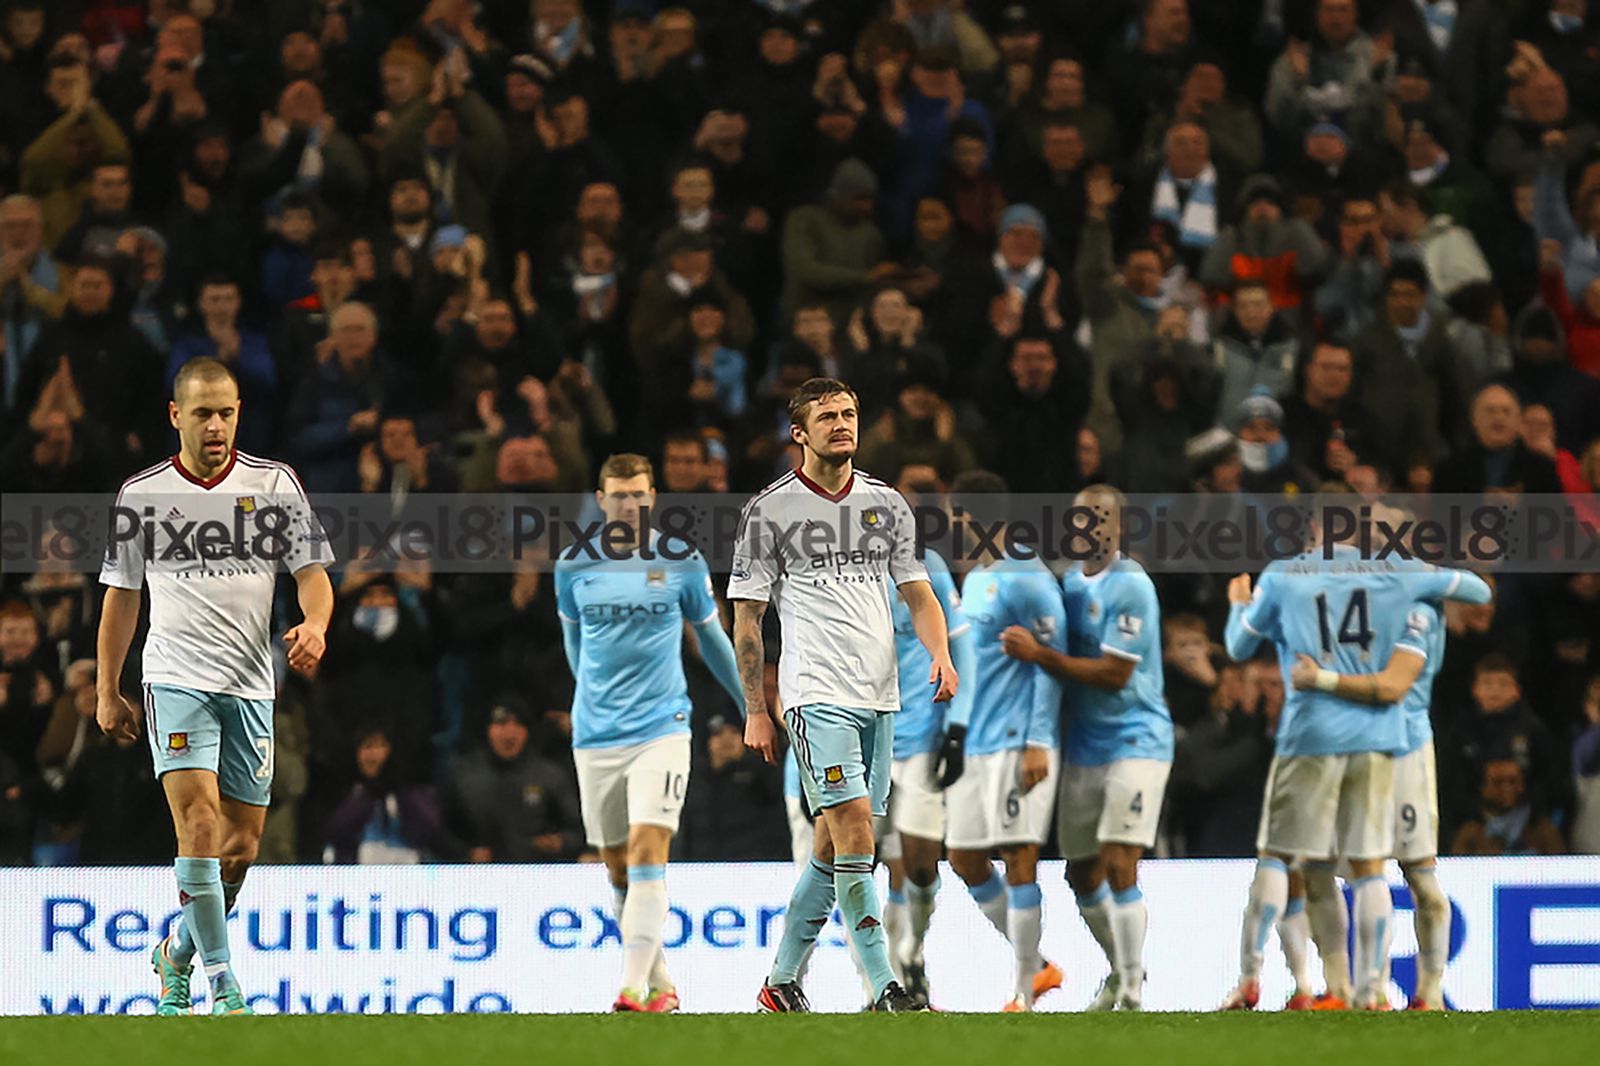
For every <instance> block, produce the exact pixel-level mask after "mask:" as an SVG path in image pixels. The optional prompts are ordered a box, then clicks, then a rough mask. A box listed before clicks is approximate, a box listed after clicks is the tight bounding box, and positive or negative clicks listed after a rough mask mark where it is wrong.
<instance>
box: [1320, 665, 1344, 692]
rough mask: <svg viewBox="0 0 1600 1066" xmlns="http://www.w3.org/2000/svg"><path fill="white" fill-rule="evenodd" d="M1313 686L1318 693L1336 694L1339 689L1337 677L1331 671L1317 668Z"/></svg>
mask: <svg viewBox="0 0 1600 1066" xmlns="http://www.w3.org/2000/svg"><path fill="white" fill-rule="evenodd" d="M1315 684H1316V687H1317V690H1318V691H1319V692H1337V691H1338V689H1339V675H1338V674H1336V673H1334V672H1333V671H1332V670H1324V669H1322V668H1321V667H1320V666H1319V667H1318V668H1317V680H1316V682H1315Z"/></svg>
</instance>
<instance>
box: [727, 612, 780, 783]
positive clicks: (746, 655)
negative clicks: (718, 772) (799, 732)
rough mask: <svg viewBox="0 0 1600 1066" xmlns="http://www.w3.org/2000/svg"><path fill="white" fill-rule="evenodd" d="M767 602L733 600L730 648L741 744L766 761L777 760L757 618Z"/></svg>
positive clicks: (759, 626) (759, 617)
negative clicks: (740, 697)
mask: <svg viewBox="0 0 1600 1066" xmlns="http://www.w3.org/2000/svg"><path fill="white" fill-rule="evenodd" d="M766 613H767V605H766V604H765V603H763V602H761V601H759V600H735V601H734V603H733V649H734V653H735V654H736V655H737V656H738V659H739V680H740V681H741V682H742V683H743V685H744V707H745V719H744V743H745V747H747V748H750V749H751V750H752V751H759V752H760V753H761V757H762V758H763V759H765V760H766V761H767V762H769V763H774V762H777V743H776V739H777V730H776V729H775V728H774V726H773V721H772V708H770V707H768V706H767V686H766V655H765V653H764V650H763V648H762V643H761V619H762V618H763V617H765V615H766Z"/></svg>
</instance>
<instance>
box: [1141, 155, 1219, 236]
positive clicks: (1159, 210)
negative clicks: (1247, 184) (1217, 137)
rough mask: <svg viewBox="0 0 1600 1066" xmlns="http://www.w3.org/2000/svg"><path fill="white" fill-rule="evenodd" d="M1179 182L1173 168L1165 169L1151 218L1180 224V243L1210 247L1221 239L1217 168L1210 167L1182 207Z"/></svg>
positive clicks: (1193, 183) (1158, 181)
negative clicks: (1179, 196)
mask: <svg viewBox="0 0 1600 1066" xmlns="http://www.w3.org/2000/svg"><path fill="white" fill-rule="evenodd" d="M1178 202H1179V201H1178V183H1177V181H1176V180H1175V179H1174V178H1173V176H1172V171H1171V170H1169V169H1167V168H1166V167H1162V168H1161V176H1160V177H1158V178H1157V179H1156V191H1155V196H1154V197H1153V198H1152V199H1151V201H1150V217H1151V218H1155V219H1159V220H1160V221H1162V222H1170V223H1172V224H1173V225H1174V226H1176V227H1178V243H1179V244H1181V245H1182V246H1183V247H1185V248H1209V247H1211V245H1212V244H1214V243H1215V242H1216V239H1217V168H1216V167H1215V166H1214V165H1212V164H1210V163H1207V164H1206V168H1205V169H1204V170H1202V171H1201V172H1200V173H1199V174H1198V175H1196V176H1195V179H1194V181H1193V182H1192V183H1191V184H1190V186H1189V202H1188V203H1186V204H1184V205H1183V207H1182V209H1181V210H1180V209H1179V207H1178Z"/></svg>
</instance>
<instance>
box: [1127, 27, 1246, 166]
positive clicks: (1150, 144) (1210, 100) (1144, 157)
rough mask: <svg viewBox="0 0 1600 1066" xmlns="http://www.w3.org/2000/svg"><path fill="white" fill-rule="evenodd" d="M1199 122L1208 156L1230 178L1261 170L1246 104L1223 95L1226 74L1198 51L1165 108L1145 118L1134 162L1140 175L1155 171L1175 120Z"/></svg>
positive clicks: (1239, 99)
mask: <svg viewBox="0 0 1600 1066" xmlns="http://www.w3.org/2000/svg"><path fill="white" fill-rule="evenodd" d="M1180 120H1182V121H1187V122H1198V123H1199V124H1200V126H1201V128H1203V129H1204V130H1205V131H1206V136H1207V137H1208V138H1209V139H1210V142H1211V154H1212V157H1213V158H1214V159H1216V161H1217V164H1218V165H1219V166H1220V167H1221V168H1222V169H1223V170H1224V171H1226V172H1227V173H1230V174H1250V173H1253V172H1255V171H1256V170H1257V169H1259V168H1260V166H1261V159H1262V154H1263V152H1264V148H1263V145H1262V139H1261V120H1260V119H1258V118H1257V117H1256V112H1255V108H1253V107H1252V106H1251V105H1250V103H1249V102H1248V101H1246V100H1244V99H1242V98H1240V97H1238V96H1235V95H1233V94H1231V93H1229V92H1228V79H1227V75H1226V74H1225V73H1224V72H1223V69H1222V66H1221V65H1220V63H1219V62H1218V61H1217V59H1216V58H1215V57H1214V56H1208V55H1205V54H1204V53H1199V54H1197V55H1196V56H1195V58H1194V59H1193V60H1192V61H1191V62H1190V64H1189V68H1188V70H1187V71H1186V72H1185V73H1184V76H1183V82H1182V83H1181V84H1180V85H1179V87H1178V95H1177V99H1176V100H1175V101H1174V102H1173V104H1172V106H1171V107H1170V108H1164V109H1162V110H1160V111H1157V112H1156V113H1155V114H1153V115H1151V116H1150V119H1149V120H1148V121H1147V122H1146V123H1145V125H1144V136H1143V138H1142V141H1141V146H1140V148H1139V151H1138V156H1137V158H1136V161H1135V165H1136V167H1137V168H1138V169H1139V170H1141V171H1146V172H1153V171H1155V170H1157V169H1159V168H1160V166H1161V162H1162V155H1163V154H1164V152H1165V150H1166V144H1165V142H1166V134H1167V129H1168V128H1169V127H1171V125H1172V124H1173V123H1174V122H1177V121H1180Z"/></svg>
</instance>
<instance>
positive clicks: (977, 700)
mask: <svg viewBox="0 0 1600 1066" xmlns="http://www.w3.org/2000/svg"><path fill="white" fill-rule="evenodd" d="M961 611H962V613H963V614H964V615H966V618H967V623H968V624H969V625H971V627H972V640H973V646H974V649H975V650H974V658H975V660H976V663H975V665H976V670H975V674H976V676H975V677H974V678H973V692H972V715H971V720H970V721H969V723H968V726H967V740H966V753H967V754H968V755H989V754H993V753H994V752H997V751H1010V750H1013V749H1017V748H1022V747H1044V748H1056V747H1060V744H1061V739H1060V738H1061V683H1060V682H1059V681H1057V680H1056V679H1055V678H1054V677H1053V676H1051V675H1050V674H1049V673H1047V672H1046V671H1045V670H1044V668H1043V667H1039V666H1033V665H1031V664H1029V663H1024V662H1020V661H1018V660H1016V659H1013V658H1011V657H1010V656H1008V655H1006V653H1005V651H1004V650H1003V649H1002V648H1001V646H1000V634H1001V633H1003V632H1005V631H1006V629H1008V628H1009V627H1011V626H1025V627H1026V628H1028V629H1029V630H1031V631H1032V632H1033V635H1034V636H1035V637H1036V638H1037V639H1038V641H1039V643H1041V644H1043V645H1045V646H1047V647H1050V648H1054V649H1055V650H1056V651H1064V650H1065V649H1066V628H1067V619H1066V611H1065V610H1064V609H1063V608H1062V605H1061V590H1060V589H1059V588H1058V587H1057V586H1056V581H1055V577H1054V576H1053V575H1052V574H1051V573H1050V571H1049V570H1048V569H1047V568H1046V567H1045V565H1044V563H1042V562H1040V561H1039V560H1038V559H1002V560H1000V561H999V562H996V563H991V564H990V565H988V566H985V567H981V568H979V569H976V570H973V571H972V572H971V573H969V574H968V575H967V577H966V580H965V582H963V584H962V588H961Z"/></svg>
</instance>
